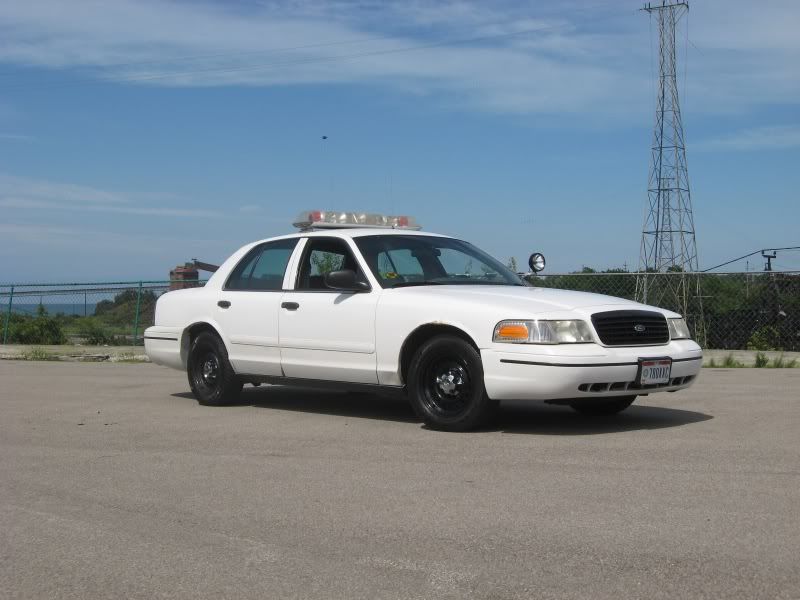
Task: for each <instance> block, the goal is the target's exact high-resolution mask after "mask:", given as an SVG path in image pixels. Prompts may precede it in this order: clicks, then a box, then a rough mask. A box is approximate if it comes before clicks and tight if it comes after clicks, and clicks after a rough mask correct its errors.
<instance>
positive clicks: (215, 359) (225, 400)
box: [187, 331, 243, 406]
mask: <svg viewBox="0 0 800 600" xmlns="http://www.w3.org/2000/svg"><path fill="white" fill-rule="evenodd" d="M187 374H188V376H189V385H190V386H191V388H192V393H193V394H194V397H195V398H197V401H198V402H200V404H206V405H209V406H224V405H225V404H229V403H231V402H233V401H234V400H236V398H238V397H239V393H240V392H241V391H242V385H243V384H242V381H241V380H240V379H239V378H238V377H236V373H234V371H233V367H231V364H230V362H229V361H228V352H227V351H226V350H225V344H223V343H222V340H221V339H219V337H218V336H217V335H215V334H213V333H211V332H208V331H203V332H202V333H200V334H198V336H197V337H196V338H195V339H194V340H193V341H192V346H191V348H190V349H189V361H188V366H187Z"/></svg>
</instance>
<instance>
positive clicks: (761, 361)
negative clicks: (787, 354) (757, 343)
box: [754, 352, 769, 369]
mask: <svg viewBox="0 0 800 600" xmlns="http://www.w3.org/2000/svg"><path fill="white" fill-rule="evenodd" d="M768 364H769V357H768V356H767V355H766V354H764V353H763V352H756V364H755V365H754V366H755V368H756V369H763V368H764V367H766V366H767V365H768Z"/></svg>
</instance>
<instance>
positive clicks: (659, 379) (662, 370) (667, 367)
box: [638, 358, 672, 385]
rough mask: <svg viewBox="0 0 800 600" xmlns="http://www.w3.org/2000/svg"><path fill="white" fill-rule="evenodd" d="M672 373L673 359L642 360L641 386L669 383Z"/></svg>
mask: <svg viewBox="0 0 800 600" xmlns="http://www.w3.org/2000/svg"><path fill="white" fill-rule="evenodd" d="M671 372H672V359H671V358H640V359H639V377H638V380H639V381H638V383H639V385H659V384H666V383H669V378H670V373H671Z"/></svg>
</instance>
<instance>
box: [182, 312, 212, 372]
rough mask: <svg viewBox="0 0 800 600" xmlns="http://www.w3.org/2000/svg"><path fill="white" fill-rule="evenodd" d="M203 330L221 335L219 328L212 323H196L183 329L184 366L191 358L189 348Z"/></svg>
mask: <svg viewBox="0 0 800 600" xmlns="http://www.w3.org/2000/svg"><path fill="white" fill-rule="evenodd" d="M203 331H208V332H210V333H213V334H214V335H216V336H218V337H219V333H218V332H217V330H216V329H214V327H213V326H212V325H209V324H208V323H204V322H200V323H194V324H193V325H190V326H189V327H187V328H186V329H184V330H183V336H181V360H182V361H183V366H184V367H185V366H186V363H187V361H188V359H189V348H191V347H192V340H194V338H196V337H197V336H198V335H200V334H201V333H202V332H203Z"/></svg>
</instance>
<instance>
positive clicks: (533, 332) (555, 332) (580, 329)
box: [492, 321, 594, 344]
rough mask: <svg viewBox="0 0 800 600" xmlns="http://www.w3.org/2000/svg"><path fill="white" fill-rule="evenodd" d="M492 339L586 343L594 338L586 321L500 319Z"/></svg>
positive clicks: (519, 342) (537, 342) (518, 342)
mask: <svg viewBox="0 0 800 600" xmlns="http://www.w3.org/2000/svg"><path fill="white" fill-rule="evenodd" d="M492 340H493V341H495V342H503V343H508V344H586V343H590V342H593V341H594V338H593V337H592V331H591V329H589V326H588V325H587V324H586V323H585V322H584V321H500V322H499V323H498V324H497V325H496V326H495V328H494V336H493V337H492Z"/></svg>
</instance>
